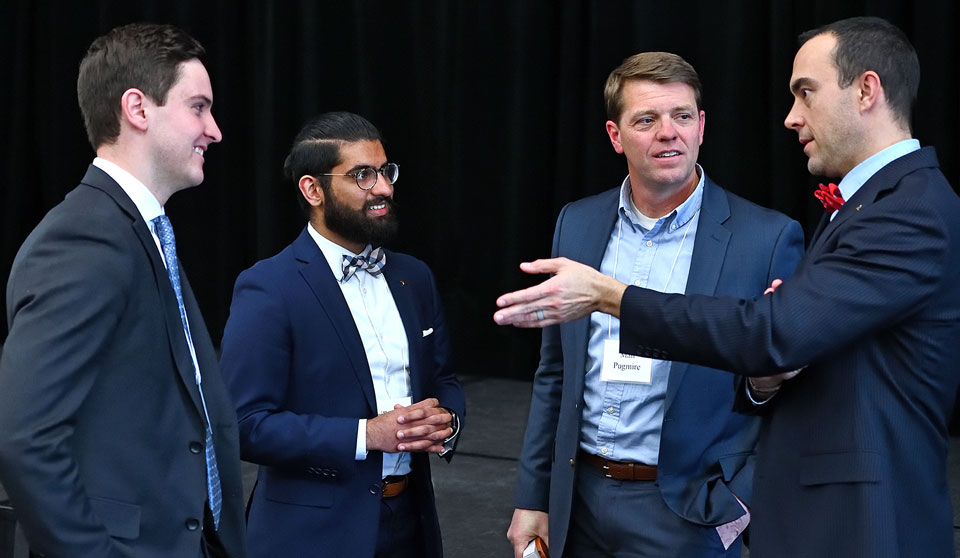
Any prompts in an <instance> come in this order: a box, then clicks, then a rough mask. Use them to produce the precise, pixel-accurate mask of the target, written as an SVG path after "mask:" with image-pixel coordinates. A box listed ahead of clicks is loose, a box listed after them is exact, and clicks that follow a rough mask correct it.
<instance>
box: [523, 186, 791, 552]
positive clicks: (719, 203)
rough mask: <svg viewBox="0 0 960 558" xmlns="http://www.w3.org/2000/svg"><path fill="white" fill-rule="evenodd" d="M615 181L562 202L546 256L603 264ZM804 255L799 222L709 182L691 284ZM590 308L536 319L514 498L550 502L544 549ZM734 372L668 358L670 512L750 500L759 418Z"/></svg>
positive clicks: (694, 289) (567, 493) (756, 271)
mask: <svg viewBox="0 0 960 558" xmlns="http://www.w3.org/2000/svg"><path fill="white" fill-rule="evenodd" d="M619 196H620V189H619V188H615V189H613V190H609V191H607V192H604V193H602V194H599V195H597V196H593V197H589V198H586V199H583V200H579V201H576V202H574V203H571V204H569V205H567V206H566V207H564V208H563V210H562V211H561V212H560V217H559V219H558V221H557V228H556V232H555V234H554V239H553V256H554V257H559V256H563V257H567V258H569V259H572V260H576V261H580V262H583V263H585V264H587V265H590V266H592V267H594V268H599V266H600V262H601V260H602V259H603V253H604V249H605V248H606V245H607V241H608V239H609V238H610V233H611V231H612V230H613V227H614V225H615V223H616V219H617V208H618V204H619ZM802 253H803V233H802V231H801V228H800V225H799V224H798V223H797V222H796V221H791V220H790V219H788V218H787V217H786V216H784V215H782V214H780V213H777V212H774V211H771V210H769V209H764V208H762V207H759V206H757V205H754V204H752V203H750V202H748V201H746V200H744V199H742V198H739V197H737V196H735V195H733V194H730V193H729V192H727V191H725V190H723V189H721V188H720V187H719V186H717V185H716V184H715V183H714V182H713V181H711V180H710V179H709V178H707V179H706V180H705V184H704V192H703V203H702V207H701V212H700V221H699V225H698V228H697V234H696V243H695V244H694V249H693V259H692V261H691V263H690V273H689V279H688V281H687V288H686V290H687V292H688V293H703V294H721V295H733V296H742V297H748V296H749V297H752V296H759V295H760V293H762V292H763V290H764V289H766V288H767V287H768V286H769V285H770V282H771V281H772V280H773V279H776V278H786V277H788V276H790V275H791V274H792V273H793V270H794V268H795V267H796V264H797V262H798V261H799V260H800V257H801V255H802ZM588 328H589V318H588V317H587V318H583V319H580V320H577V321H575V322H571V323H569V324H564V325H560V326H552V327H548V328H546V329H544V331H543V341H542V345H541V350H540V351H541V353H540V366H539V368H538V369H537V374H536V378H535V379H534V390H533V399H532V402H531V406H530V417H529V419H528V421H527V432H526V435H525V438H524V444H523V456H522V458H521V462H520V481H519V483H518V489H517V507H519V508H526V509H537V510H548V511H549V515H550V526H549V529H550V546H551V554H555V555H557V556H559V555H561V553H562V552H563V547H564V542H565V540H566V534H567V526H568V524H569V521H570V506H571V501H572V496H573V488H574V475H575V470H576V467H575V464H576V456H577V450H578V448H579V443H580V422H581V421H580V419H581V413H582V410H583V382H584V377H585V374H586V357H587V342H588V338H589V334H588ZM733 402H734V381H733V378H731V377H730V376H726V375H723V374H718V373H716V372H715V371H713V370H710V369H708V368H704V367H701V366H690V365H687V364H683V363H673V365H672V366H671V369H670V379H669V381H668V384H667V393H666V399H665V402H664V414H663V417H664V418H663V427H662V428H663V429H662V432H661V440H660V456H659V472H658V475H659V480H658V482H659V485H660V492H661V494H662V495H663V499H664V501H665V502H666V504H667V505H668V506H669V507H670V509H672V510H673V511H674V512H676V513H677V515H680V516H681V517H683V518H685V519H687V520H688V521H691V522H694V523H698V524H702V525H720V524H722V523H726V522H728V521H732V520H734V519H736V518H737V517H739V516H740V515H742V514H743V509H742V508H741V507H740V505H739V504H738V503H737V501H736V499H735V498H734V497H733V495H732V494H731V492H733V493H736V494H737V496H739V497H740V499H742V500H743V501H744V502H747V503H749V502H750V499H751V498H750V492H751V480H752V476H753V448H754V442H755V441H756V436H757V431H758V429H759V422H758V420H757V419H756V418H755V417H748V416H744V415H738V414H735V413H733V412H731V411H732V408H733Z"/></svg>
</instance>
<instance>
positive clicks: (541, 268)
mask: <svg viewBox="0 0 960 558" xmlns="http://www.w3.org/2000/svg"><path fill="white" fill-rule="evenodd" d="M565 260H566V258H548V259H543V258H541V259H539V260H534V261H532V262H522V263H521V264H520V270H521V271H523V272H524V273H530V274H537V273H556V272H557V271H559V270H560V267H561V266H562V265H563V262H564V261H565Z"/></svg>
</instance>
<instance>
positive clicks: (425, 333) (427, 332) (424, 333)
mask: <svg viewBox="0 0 960 558" xmlns="http://www.w3.org/2000/svg"><path fill="white" fill-rule="evenodd" d="M432 333H433V328H432V327H431V328H430V329H425V330H423V336H424V337H426V336H428V335H431V334H432Z"/></svg>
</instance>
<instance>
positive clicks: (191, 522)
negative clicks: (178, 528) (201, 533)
mask: <svg viewBox="0 0 960 558" xmlns="http://www.w3.org/2000/svg"><path fill="white" fill-rule="evenodd" d="M186 526H187V531H196V530H197V529H199V528H200V521H199V520H197V519H194V518H192V517H191V518H190V519H188V520H187V521H186Z"/></svg>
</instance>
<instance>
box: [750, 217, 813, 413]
mask: <svg viewBox="0 0 960 558" xmlns="http://www.w3.org/2000/svg"><path fill="white" fill-rule="evenodd" d="M802 258H803V229H802V228H800V223H798V222H796V221H793V220H790V221H789V222H788V223H787V224H786V226H784V227H783V229H781V231H780V235H779V237H778V238H777V242H776V244H775V246H774V248H773V254H772V257H771V259H770V273H768V274H767V284H768V285H769V284H770V283H772V282H773V280H774V279H780V280H782V281H787V280H789V279H790V278H791V277H793V274H794V272H795V271H796V269H797V265H799V263H800V260H801V259H802ZM746 383H747V379H746V377H745V376H739V375H738V376H736V379H735V382H734V386H735V387H734V390H735V391H734V394H735V401H734V409H735V410H737V411H740V412H743V413H747V414H752V413H758V412H763V411H766V410H767V409H769V408H770V404H763V405H759V406H758V405H756V404H754V403H753V402H751V401H750V400H749V398H748V397H747V394H746V390H747V385H746ZM770 403H773V401H770Z"/></svg>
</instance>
